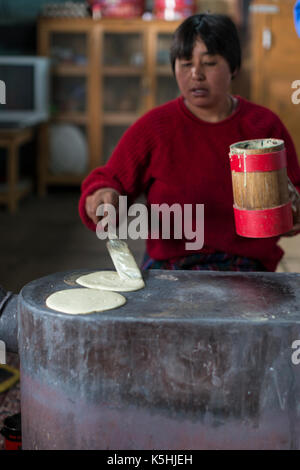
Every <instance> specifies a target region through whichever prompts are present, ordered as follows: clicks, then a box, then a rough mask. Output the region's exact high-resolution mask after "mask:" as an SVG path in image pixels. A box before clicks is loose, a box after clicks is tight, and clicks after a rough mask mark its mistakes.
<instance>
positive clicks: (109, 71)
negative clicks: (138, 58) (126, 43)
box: [101, 65, 145, 77]
mask: <svg viewBox="0 0 300 470" xmlns="http://www.w3.org/2000/svg"><path fill="white" fill-rule="evenodd" d="M101 73H102V75H106V76H110V77H119V76H136V75H144V74H145V69H144V68H143V67H132V66H130V65H128V66H116V67H115V66H104V67H103V68H102V69H101Z"/></svg>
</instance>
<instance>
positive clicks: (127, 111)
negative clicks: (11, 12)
mask: <svg viewBox="0 0 300 470" xmlns="http://www.w3.org/2000/svg"><path fill="white" fill-rule="evenodd" d="M178 24H179V22H176V21H170V22H166V21H163V20H153V21H144V20H142V19H134V20H121V19H103V20H99V21H94V20H92V19H90V18H84V19H62V18H56V19H52V18H41V19H40V20H39V23H38V53H39V55H43V56H49V57H51V59H52V73H51V120H50V122H49V123H48V125H47V126H44V127H43V128H42V129H41V136H40V139H41V141H42V143H43V148H44V149H45V151H44V153H43V157H42V161H41V162H40V165H39V168H40V170H39V179H40V184H39V187H40V193H43V192H44V191H45V188H46V186H47V185H49V184H79V183H80V182H81V181H82V179H83V178H84V176H85V175H86V174H88V173H89V172H90V171H91V170H92V169H93V168H95V167H97V166H99V165H101V164H104V163H105V162H106V161H107V160H108V158H109V156H110V155H111V153H112V151H113V149H114V147H115V145H116V144H117V142H118V140H119V139H120V137H121V136H122V134H123V133H124V131H125V130H126V129H127V128H128V127H129V126H130V125H131V124H132V123H133V122H134V121H135V120H136V119H137V118H138V117H139V116H141V115H142V114H144V113H145V112H146V111H147V110H149V109H151V108H153V107H154V106H156V105H159V104H162V103H164V102H166V101H168V100H170V99H173V98H175V97H176V96H177V95H178V88H177V84H176V81H175V78H174V77H173V75H172V71H171V66H170V64H169V47H170V43H171V38H172V34H173V32H174V31H175V29H176V27H177V26H178ZM72 145H73V146H74V150H73V151H72ZM72 158H73V160H72Z"/></svg>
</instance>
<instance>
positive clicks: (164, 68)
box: [155, 65, 173, 77]
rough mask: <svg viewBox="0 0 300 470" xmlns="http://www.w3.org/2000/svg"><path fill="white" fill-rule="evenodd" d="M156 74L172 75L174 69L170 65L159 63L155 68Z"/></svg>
mask: <svg viewBox="0 0 300 470" xmlns="http://www.w3.org/2000/svg"><path fill="white" fill-rule="evenodd" d="M155 71H156V75H158V76H164V77H172V76H173V71H172V68H171V66H170V65H158V66H157V67H156V69H155Z"/></svg>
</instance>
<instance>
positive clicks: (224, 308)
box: [21, 270, 300, 323]
mask: <svg viewBox="0 0 300 470" xmlns="http://www.w3.org/2000/svg"><path fill="white" fill-rule="evenodd" d="M92 271H93V270H78V271H74V270H73V271H70V272H63V273H55V274H52V275H49V276H46V277H43V278H40V279H37V280H35V281H33V282H31V283H29V284H27V285H26V286H25V287H24V288H23V289H22V292H21V294H22V297H23V300H24V301H25V303H28V304H29V305H30V306H31V307H35V308H36V309H37V310H38V311H39V312H40V314H42V313H43V312H47V313H48V314H51V313H53V315H57V316H64V317H66V316H67V317H69V318H70V319H74V316H73V315H66V314H63V313H59V312H55V311H54V310H51V309H48V308H47V307H46V304H45V300H46V298H47V297H48V296H49V295H50V294H52V293H53V292H56V291H58V290H61V289H73V288H75V287H80V286H79V285H77V284H76V283H75V280H76V279H77V277H79V276H81V275H83V274H87V273H89V272H92ZM143 277H144V280H145V283H146V287H145V289H142V290H139V291H135V292H121V294H122V295H124V296H125V297H126V299H127V303H126V304H125V305H124V306H122V307H120V308H117V309H114V310H109V311H106V312H99V313H95V314H89V315H80V319H81V321H82V320H84V321H95V320H96V321H97V319H100V318H104V317H108V318H110V319H117V318H118V319H124V320H126V321H127V320H128V321H130V318H133V319H135V320H136V319H138V318H139V319H141V320H145V319H147V318H149V319H151V320H152V321H153V319H157V320H158V321H159V320H170V321H172V320H175V319H176V320H177V321H178V320H187V319H191V320H196V319H202V320H205V321H218V320H222V321H224V320H225V321H231V320H235V321H246V322H247V321H255V322H270V321H271V322H276V323H277V322H295V321H296V322H298V321H300V274H296V273H295V274H292V273H291V274H287V273H284V274H282V273H229V272H226V273H225V272H213V271H162V270H152V271H147V272H144V273H143ZM76 318H77V319H79V317H78V316H77V315H76Z"/></svg>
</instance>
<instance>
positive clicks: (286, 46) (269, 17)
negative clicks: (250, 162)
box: [251, 0, 300, 161]
mask: <svg viewBox="0 0 300 470" xmlns="http://www.w3.org/2000/svg"><path fill="white" fill-rule="evenodd" d="M294 5H295V0H276V1H275V0H273V1H272V0H264V1H257V0H255V1H253V3H252V6H251V35H252V40H251V43H252V47H251V53H252V84H251V89H252V93H251V98H252V100H253V101H254V102H256V103H258V104H261V105H263V106H266V107H268V108H270V109H271V110H272V111H274V112H275V113H276V114H277V115H278V116H279V117H280V118H281V120H282V121H283V123H284V124H285V125H286V127H287V128H288V130H289V132H290V133H291V135H292V138H293V140H294V143H295V145H296V150H297V153H298V158H299V161H300V132H299V124H300V104H295V103H293V101H292V95H293V93H294V92H295V89H293V88H292V83H293V82H294V81H295V80H300V38H299V37H298V35H297V33H296V29H295V25H294V20H293V7H294ZM266 137H267V136H266Z"/></svg>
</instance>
